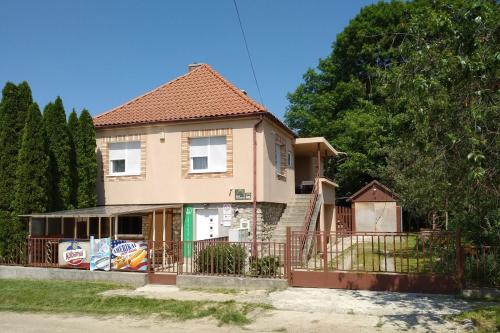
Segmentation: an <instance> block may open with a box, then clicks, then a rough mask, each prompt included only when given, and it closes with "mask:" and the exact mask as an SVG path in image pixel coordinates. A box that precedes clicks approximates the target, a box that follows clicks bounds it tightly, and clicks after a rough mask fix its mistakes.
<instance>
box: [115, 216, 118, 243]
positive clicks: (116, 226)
mask: <svg viewBox="0 0 500 333" xmlns="http://www.w3.org/2000/svg"><path fill="white" fill-rule="evenodd" d="M117 239H118V215H116V216H115V240H117Z"/></svg>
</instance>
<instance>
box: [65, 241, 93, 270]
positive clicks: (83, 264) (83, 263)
mask: <svg viewBox="0 0 500 333" xmlns="http://www.w3.org/2000/svg"><path fill="white" fill-rule="evenodd" d="M58 252H59V255H58V262H59V265H60V266H63V267H69V268H87V269H88V268H89V262H90V260H89V242H82V241H77V240H73V239H61V240H60V241H59V251H58Z"/></svg>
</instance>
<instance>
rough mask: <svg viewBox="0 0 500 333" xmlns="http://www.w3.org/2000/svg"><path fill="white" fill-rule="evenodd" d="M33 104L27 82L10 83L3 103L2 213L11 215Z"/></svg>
mask: <svg viewBox="0 0 500 333" xmlns="http://www.w3.org/2000/svg"><path fill="white" fill-rule="evenodd" d="M32 102H33V99H32V97H31V89H30V87H29V85H28V83H26V82H22V83H20V84H19V85H17V86H16V85H15V84H13V83H11V82H7V84H6V85H5V87H4V88H3V90H2V101H1V103H0V210H3V211H7V212H11V211H12V208H13V207H12V203H13V200H14V192H13V191H12V189H13V188H14V179H15V174H16V160H17V154H18V151H19V147H20V142H21V132H22V129H23V128H24V123H25V119H26V114H27V113H28V108H29V106H30V105H31V103H32Z"/></svg>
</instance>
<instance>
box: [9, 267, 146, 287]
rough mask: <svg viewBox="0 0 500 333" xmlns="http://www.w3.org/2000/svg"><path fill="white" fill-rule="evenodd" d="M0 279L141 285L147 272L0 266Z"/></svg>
mask: <svg viewBox="0 0 500 333" xmlns="http://www.w3.org/2000/svg"><path fill="white" fill-rule="evenodd" d="M0 279H30V280H66V281H95V282H111V283H117V284H126V285H129V286H132V287H141V286H144V285H146V284H147V274H144V273H134V272H113V271H111V272H104V271H93V272H91V271H89V270H79V269H62V268H43V267H21V266H0Z"/></svg>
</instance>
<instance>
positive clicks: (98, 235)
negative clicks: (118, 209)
mask: <svg viewBox="0 0 500 333" xmlns="http://www.w3.org/2000/svg"><path fill="white" fill-rule="evenodd" d="M98 224H99V232H98V233H97V237H99V238H101V217H100V216H99V223H98Z"/></svg>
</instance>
